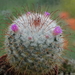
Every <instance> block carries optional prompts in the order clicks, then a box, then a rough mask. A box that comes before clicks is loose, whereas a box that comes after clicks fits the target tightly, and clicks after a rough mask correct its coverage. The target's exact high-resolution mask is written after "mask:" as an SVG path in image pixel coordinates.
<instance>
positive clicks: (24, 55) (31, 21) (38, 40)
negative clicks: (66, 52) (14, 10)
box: [5, 12, 64, 75]
mask: <svg viewBox="0 0 75 75" xmlns="http://www.w3.org/2000/svg"><path fill="white" fill-rule="evenodd" d="M52 21H53V20H51V19H50V14H49V13H48V12H45V13H44V14H40V13H31V12H28V13H26V14H24V15H22V16H20V17H19V18H18V19H16V20H13V23H12V24H11V25H10V26H9V27H8V31H7V34H9V35H6V36H5V46H6V51H7V54H8V57H7V59H8V61H9V62H10V64H11V66H14V68H15V70H18V71H20V72H26V73H28V74H29V75H42V74H45V73H48V72H49V71H50V70H51V69H52V68H53V67H54V66H55V65H56V64H58V63H59V62H60V60H59V58H58V57H59V56H61V54H62V52H63V41H64V39H63V38H62V29H61V27H60V26H58V25H57V24H56V22H55V21H53V22H52ZM58 65H60V64H58Z"/></svg>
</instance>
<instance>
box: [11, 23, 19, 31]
mask: <svg viewBox="0 0 75 75" xmlns="http://www.w3.org/2000/svg"><path fill="white" fill-rule="evenodd" d="M11 29H12V31H14V32H17V31H18V26H17V25H16V24H13V25H12V26H11Z"/></svg>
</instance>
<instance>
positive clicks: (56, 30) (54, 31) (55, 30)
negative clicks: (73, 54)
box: [53, 26, 62, 35]
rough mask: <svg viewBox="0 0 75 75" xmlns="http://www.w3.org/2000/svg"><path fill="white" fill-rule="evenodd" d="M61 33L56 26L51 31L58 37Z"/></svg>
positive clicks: (59, 28)
mask: <svg viewBox="0 0 75 75" xmlns="http://www.w3.org/2000/svg"><path fill="white" fill-rule="evenodd" d="M61 33H62V29H61V27H60V26H56V27H55V29H54V30H53V34H54V35H59V34H61Z"/></svg>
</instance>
